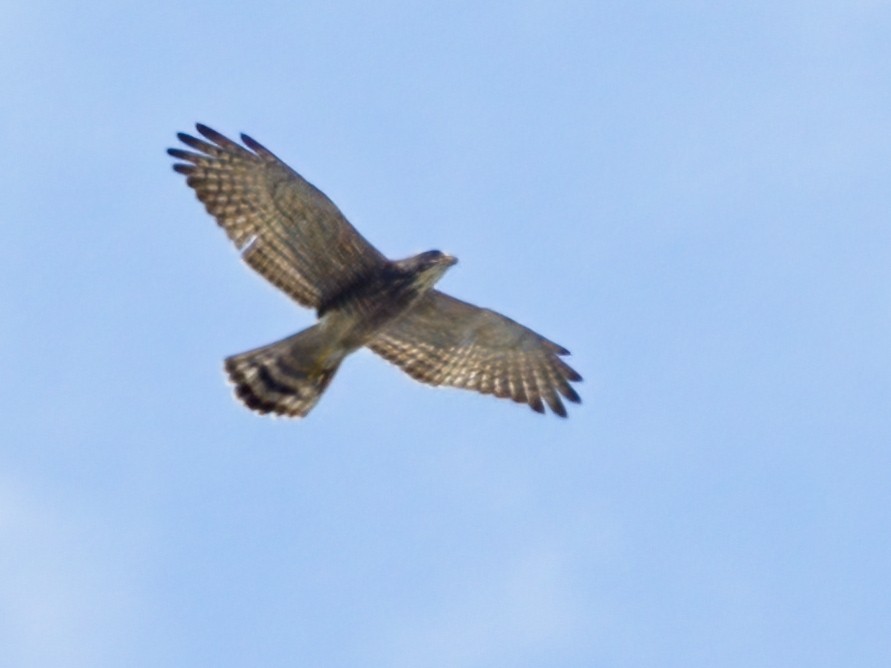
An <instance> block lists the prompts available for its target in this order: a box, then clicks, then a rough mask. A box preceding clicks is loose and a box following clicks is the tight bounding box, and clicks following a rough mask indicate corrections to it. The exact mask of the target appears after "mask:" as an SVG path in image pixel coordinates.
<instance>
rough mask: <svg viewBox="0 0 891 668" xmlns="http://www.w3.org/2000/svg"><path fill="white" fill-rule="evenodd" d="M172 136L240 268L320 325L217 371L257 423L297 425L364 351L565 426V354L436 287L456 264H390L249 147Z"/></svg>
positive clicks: (431, 260)
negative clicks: (281, 420) (267, 417)
mask: <svg viewBox="0 0 891 668" xmlns="http://www.w3.org/2000/svg"><path fill="white" fill-rule="evenodd" d="M196 128H197V129H198V132H199V133H200V134H201V135H202V136H203V137H204V139H199V138H197V137H193V136H191V135H188V134H185V133H179V134H178V135H177V136H178V137H179V139H180V141H182V142H183V143H184V144H185V145H186V146H188V147H189V148H191V149H192V150H191V151H185V150H182V149H178V148H171V149H168V153H169V154H170V155H171V156H173V157H174V158H177V159H178V160H179V161H180V162H177V163H175V164H174V165H173V169H174V170H175V171H177V172H179V173H180V174H184V175H185V176H186V183H187V184H188V185H189V186H190V187H191V188H192V189H193V190H194V191H195V194H196V195H197V197H198V199H199V200H201V202H202V203H203V204H204V206H205V208H206V209H207V211H208V212H209V213H210V214H211V215H212V216H213V217H214V218H216V220H217V223H219V225H220V227H222V228H223V230H224V231H225V232H226V235H227V236H228V237H229V238H230V239H231V240H232V241H233V243H234V244H235V245H236V246H237V248H238V249H239V251H240V253H241V256H242V258H243V259H244V261H245V262H247V263H248V264H249V265H250V266H251V267H253V268H254V269H255V270H256V271H257V272H259V273H260V274H261V275H262V276H264V277H265V278H266V279H267V280H268V281H270V282H271V283H272V284H273V285H275V286H277V287H278V288H280V289H281V290H283V291H284V292H285V293H286V294H288V295H289V296H290V297H291V298H293V299H294V300H295V301H296V302H298V303H299V304H302V305H303V306H307V307H310V308H314V309H315V310H316V313H317V315H318V321H317V322H316V324H315V325H313V326H312V327H309V328H308V329H305V330H303V331H301V332H299V333H297V334H294V335H293V336H289V337H287V338H285V339H282V340H281V341H278V342H276V343H272V344H270V345H267V346H263V347H261V348H256V349H254V350H249V351H248V352H244V353H241V354H240V355H233V356H232V357H229V358H227V359H226V361H225V367H226V372H227V373H228V376H229V379H230V380H231V381H232V383H233V384H234V386H235V394H236V395H237V397H238V398H239V399H240V400H241V401H242V402H243V403H244V404H245V405H246V406H247V407H248V408H250V409H252V410H254V411H256V412H258V413H263V414H267V413H274V414H277V415H282V416H288V417H304V416H305V415H307V414H308V413H309V411H310V410H312V408H313V406H315V404H316V402H318V400H319V398H320V397H321V395H322V393H323V392H324V391H325V388H327V387H328V384H329V383H330V382H331V379H332V378H333V377H334V374H335V373H336V372H337V369H338V367H339V366H340V363H341V362H342V361H343V359H344V358H345V357H346V356H347V355H349V354H350V353H352V352H354V351H355V350H357V349H359V348H362V347H363V346H364V347H367V348H370V349H371V350H372V351H374V352H375V353H377V354H378V355H380V356H381V357H383V358H384V359H386V360H388V361H390V362H392V363H394V364H396V365H397V366H399V367H400V368H401V369H402V370H403V371H405V372H406V373H407V374H408V375H410V376H411V377H412V378H415V379H416V380H419V381H421V382H424V383H429V384H430V385H447V386H452V387H459V388H466V389H468V390H476V391H477V392H481V393H484V394H494V395H495V396H496V397H504V398H510V399H513V400H514V401H516V402H519V403H525V404H528V405H529V406H530V407H531V408H532V410H534V411H536V412H538V413H544V412H545V404H547V406H548V407H550V409H551V410H552V411H553V412H554V413H556V414H557V415H560V416H562V417H565V416H566V408H565V407H564V405H563V402H562V401H561V400H560V396H561V395H562V396H563V397H564V398H566V399H568V400H569V401H572V402H576V403H578V402H579V401H580V399H579V395H578V394H577V393H576V391H575V390H574V389H573V388H572V386H571V385H570V382H576V381H580V380H581V379H582V378H581V376H580V375H579V374H578V373H576V372H575V371H574V370H573V369H572V368H571V367H570V366H569V365H568V364H566V362H564V361H563V360H562V359H560V356H561V355H568V354H569V351H568V350H566V349H565V348H563V347H562V346H559V345H557V344H556V343H554V342H552V341H549V340H548V339H546V338H544V337H543V336H540V335H539V334H536V333H535V332H533V331H532V330H530V329H527V328H526V327H524V326H523V325H520V324H519V323H516V322H514V321H513V320H511V319H510V318H507V317H505V316H503V315H501V314H500V313H496V312H495V311H491V310H489V309H485V308H480V307H478V306H474V305H472V304H468V303H466V302H463V301H460V300H458V299H455V298H454V297H450V296H449V295H446V294H444V293H442V292H440V291H439V290H436V289H435V288H434V287H433V285H434V284H435V283H436V282H437V281H438V280H439V279H440V278H441V277H442V275H443V274H444V273H445V271H446V270H447V269H448V268H449V267H451V266H452V265H454V264H455V263H456V262H457V260H456V259H455V258H454V257H452V256H450V255H446V254H445V253H442V252H440V251H437V250H432V251H427V252H426V253H421V254H420V255H416V256H414V257H410V258H408V259H405V260H398V261H393V260H388V259H387V258H386V257H385V256H384V255H382V254H381V253H380V251H378V250H377V249H376V248H375V247H374V246H372V245H371V244H370V243H369V242H368V241H366V240H365V239H364V238H363V237H362V236H361V235H360V234H359V233H358V232H357V231H356V229H355V228H354V227H353V226H352V225H351V224H350V223H349V222H348V221H347V219H346V218H345V217H344V215H343V214H342V213H341V212H340V211H339V210H338V208H337V207H336V206H335V205H334V203H333V202H332V201H331V200H330V199H328V198H327V197H326V196H325V195H324V194H323V193H322V192H321V191H319V190H318V189H316V188H315V187H314V186H313V185H312V184H310V183H309V182H307V181H306V180H305V179H303V177H301V176H300V175H299V174H298V173H297V172H295V171H294V170H292V169H291V168H290V167H288V166H287V165H286V164H285V163H284V162H282V161H281V160H279V159H278V158H277V157H276V156H275V155H273V154H272V153H271V152H270V151H269V150H268V149H266V148H265V147H264V146H262V145H261V144H259V143H258V142H256V141H255V140H253V139H251V138H250V137H248V136H247V135H244V134H243V135H241V141H242V142H243V145H242V144H239V143H237V142H235V141H233V140H231V139H228V138H227V137H224V136H223V135H221V134H220V133H219V132H216V131H215V130H211V129H210V128H208V127H207V126H205V125H201V124H198V125H196Z"/></svg>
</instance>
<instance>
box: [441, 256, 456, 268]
mask: <svg viewBox="0 0 891 668" xmlns="http://www.w3.org/2000/svg"><path fill="white" fill-rule="evenodd" d="M442 263H443V264H444V265H445V266H447V267H451V266H453V265H456V264H458V258H456V257H455V256H454V255H447V254H444V255H443V256H442Z"/></svg>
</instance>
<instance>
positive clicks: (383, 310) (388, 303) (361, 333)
mask: <svg viewBox="0 0 891 668" xmlns="http://www.w3.org/2000/svg"><path fill="white" fill-rule="evenodd" d="M413 297H415V296H414V295H413ZM415 299H416V297H415V298H414V299H410V298H408V295H406V298H402V299H392V298H390V299H386V300H381V301H380V302H377V300H361V301H358V300H357V301H356V302H352V303H350V302H348V303H346V304H343V305H342V306H341V307H339V308H337V309H334V310H331V311H329V312H328V313H326V314H325V315H324V316H322V319H321V321H320V322H321V323H323V327H324V328H325V329H326V331H328V332H329V333H330V335H331V337H332V338H333V339H334V340H336V341H338V342H339V343H340V345H341V346H342V347H343V348H345V349H346V350H348V351H349V352H352V351H354V350H357V349H359V348H361V347H363V346H364V345H366V344H367V343H368V342H369V341H370V340H371V339H373V338H374V336H375V334H377V333H378V332H379V331H380V330H381V329H383V328H384V327H386V326H387V325H388V324H390V323H391V322H393V321H394V320H396V319H397V318H398V317H399V316H401V315H402V314H403V313H405V311H406V310H408V309H409V308H411V306H412V305H413V304H414V302H415Z"/></svg>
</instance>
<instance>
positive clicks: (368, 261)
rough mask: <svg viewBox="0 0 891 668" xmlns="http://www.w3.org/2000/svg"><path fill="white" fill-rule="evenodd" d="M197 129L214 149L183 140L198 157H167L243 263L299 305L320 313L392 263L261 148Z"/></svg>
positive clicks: (200, 141) (317, 193) (183, 137)
mask: <svg viewBox="0 0 891 668" xmlns="http://www.w3.org/2000/svg"><path fill="white" fill-rule="evenodd" d="M196 127H197V128H198V132H200V133H201V134H202V135H203V136H204V137H205V139H207V140H209V141H205V140H203V139H198V138H196V137H192V136H191V135H187V134H185V133H179V134H178V135H177V136H178V137H179V139H180V141H182V142H183V143H184V144H186V145H187V146H189V147H190V148H192V149H194V151H195V152H191V151H183V150H180V149H176V148H171V149H168V151H167V152H168V153H169V154H170V155H172V156H173V157H174V158H178V159H179V160H181V161H182V162H178V163H176V164H174V165H173V169H175V170H176V171H177V172H179V173H180V174H185V175H186V183H188V184H189V186H191V187H192V188H193V189H194V190H195V194H196V195H197V196H198V199H200V200H201V201H202V202H203V203H204V206H205V207H206V208H207V211H208V212H209V213H210V214H211V215H213V216H214V217H215V218H216V219H217V222H218V223H219V224H220V226H221V227H222V228H223V229H224V230H225V231H226V234H227V235H228V236H229V238H230V239H231V240H232V241H233V242H234V243H235V245H236V246H237V247H238V249H239V250H240V251H241V254H242V257H243V258H244V260H245V262H247V263H248V264H249V265H250V266H251V267H253V268H254V269H255V270H256V271H258V272H259V273H260V274H261V275H263V276H264V277H266V279H268V280H269V281H270V282H272V283H273V284H274V285H276V286H278V287H279V288H281V289H282V290H284V291H285V292H286V293H287V294H289V295H290V296H291V297H293V298H294V299H295V300H297V301H298V302H299V303H301V304H303V305H305V306H310V307H319V306H320V305H322V304H324V303H325V302H326V301H327V300H329V299H331V298H332V297H334V296H336V295H337V294H339V293H340V292H341V291H342V290H343V289H344V288H346V287H348V286H350V285H353V284H355V283H356V281H358V280H361V278H362V277H363V276H365V275H368V274H369V273H370V272H372V271H374V270H375V269H377V268H379V267H380V266H381V265H383V264H384V263H385V262H386V258H385V257H384V256H383V255H382V254H381V253H380V252H379V251H378V250H377V249H375V248H374V246H372V245H371V244H370V243H368V242H367V241H366V240H365V239H364V238H363V237H362V236H361V235H360V234H359V233H358V232H357V231H356V229H355V228H354V227H353V226H352V225H350V223H349V222H348V221H347V219H346V218H345V217H344V215H343V214H342V213H341V212H340V211H339V210H338V208H337V207H336V206H335V205H334V203H333V202H332V201H331V200H330V199H328V198H327V197H326V196H325V195H324V193H322V192H321V191H320V190H318V189H317V188H315V187H314V186H313V185H312V184H311V183H309V182H307V181H306V180H304V179H303V178H302V177H301V176H300V175H299V174H298V173H297V172H295V171H294V170H292V169H291V168H290V167H288V166H287V165H286V164H285V163H283V162H282V161H281V160H279V159H278V158H277V157H276V156H275V155H273V154H272V153H271V152H270V151H269V150H267V149H266V148H264V147H263V146H262V145H260V144H259V143H257V142H256V141H254V140H253V139H251V138H250V137H248V136H247V135H241V140H242V141H243V142H244V144H245V146H242V145H240V144H238V143H236V142H234V141H232V140H231V139H228V138H226V137H224V136H223V135H221V134H220V133H218V132H216V131H214V130H211V129H210V128H208V127H206V126H204V125H201V124H200V123H199V124H198V125H196Z"/></svg>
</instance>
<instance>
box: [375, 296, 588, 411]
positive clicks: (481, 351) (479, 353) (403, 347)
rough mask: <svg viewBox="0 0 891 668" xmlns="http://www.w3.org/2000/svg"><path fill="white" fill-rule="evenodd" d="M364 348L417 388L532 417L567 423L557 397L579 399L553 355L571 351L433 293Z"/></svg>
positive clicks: (571, 377)
mask: <svg viewBox="0 0 891 668" xmlns="http://www.w3.org/2000/svg"><path fill="white" fill-rule="evenodd" d="M368 347H369V348H371V349H372V350H373V351H374V352H376V353H377V354H378V355H380V356H381V357H383V358H384V359H386V360H388V361H390V362H392V363H394V364H396V365H397V366H399V367H400V368H401V369H402V370H403V371H405V372H406V373H407V374H409V375H410V376H411V377H413V378H415V379H416V380H419V381H421V382H424V383H428V384H430V385H447V386H451V387H459V388H464V389H468V390H475V391H477V392H481V393H483V394H494V395H495V396H496V397H500V398H509V399H513V400H514V401H516V402H519V403H525V404H528V405H529V407H530V408H531V409H532V410H534V411H536V412H538V413H544V412H545V405H547V406H548V408H550V409H551V411H553V412H554V413H556V414H557V415H560V416H561V417H566V408H565V406H564V405H563V402H562V401H561V400H560V395H562V396H563V397H565V398H566V399H567V400H568V401H571V402H573V403H579V402H580V401H581V399H580V398H579V395H578V393H576V391H575V390H574V389H573V388H572V386H571V385H570V383H571V382H578V381H580V380H581V379H582V377H581V376H580V375H579V374H578V373H577V372H576V371H575V370H574V369H573V368H571V367H570V366H569V365H568V364H566V362H564V361H563V360H561V359H560V357H559V356H560V355H568V354H569V351H567V350H566V349H565V348H563V347H562V346H559V345H557V344H556V343H554V342H552V341H549V340H548V339H546V338H544V337H543V336H541V335H539V334H536V333H535V332H533V331H532V330H531V329H528V328H527V327H524V326H523V325H520V324H519V323H517V322H514V321H513V320H511V319H510V318H507V317H505V316H503V315H501V314H500V313H496V312H495V311H491V310H489V309H484V308H480V307H478V306H474V305H472V304H468V303H466V302H462V301H460V300H458V299H455V298H454V297H450V296H448V295H446V294H443V293H442V292H439V291H438V290H431V291H430V292H428V293H427V294H426V295H425V296H424V297H423V298H422V299H421V301H420V302H418V304H417V305H415V306H414V307H412V309H411V310H410V311H409V312H408V313H407V314H405V315H403V316H402V317H400V318H399V319H398V320H396V321H395V322H393V323H392V324H390V325H389V326H388V327H386V328H385V329H384V330H383V331H381V332H379V333H378V334H377V335H376V336H375V338H374V339H372V341H371V342H370V343H369V344H368Z"/></svg>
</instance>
